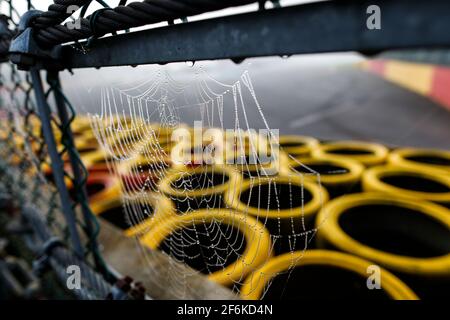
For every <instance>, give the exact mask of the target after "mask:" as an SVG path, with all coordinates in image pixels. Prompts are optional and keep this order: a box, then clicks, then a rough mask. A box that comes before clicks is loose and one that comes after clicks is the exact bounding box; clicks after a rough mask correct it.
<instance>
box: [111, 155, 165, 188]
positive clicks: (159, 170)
mask: <svg viewBox="0 0 450 320" xmlns="http://www.w3.org/2000/svg"><path fill="white" fill-rule="evenodd" d="M171 167H172V163H171V161H170V159H169V158H168V157H146V156H144V155H139V156H137V157H135V158H132V159H129V160H124V161H122V162H121V163H120V164H119V165H118V168H117V171H118V175H119V176H120V179H121V182H122V190H123V192H124V193H126V194H127V195H128V196H133V195H135V194H139V193H141V192H157V191H158V187H157V185H158V183H159V181H160V180H161V179H162V178H164V177H165V175H166V174H167V172H168V171H169V170H170V168H171Z"/></svg>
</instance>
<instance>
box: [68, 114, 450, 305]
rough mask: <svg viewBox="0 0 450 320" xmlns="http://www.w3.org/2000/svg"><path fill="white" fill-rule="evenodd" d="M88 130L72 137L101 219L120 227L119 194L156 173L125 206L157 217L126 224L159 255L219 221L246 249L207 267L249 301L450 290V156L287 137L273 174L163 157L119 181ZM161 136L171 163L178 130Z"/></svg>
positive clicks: (413, 295)
mask: <svg viewBox="0 0 450 320" xmlns="http://www.w3.org/2000/svg"><path fill="white" fill-rule="evenodd" d="M83 122H85V121H80V123H79V124H78V125H77V126H78V127H77V129H76V135H75V138H76V144H77V146H78V147H79V150H80V154H81V157H82V159H83V160H84V161H85V164H86V165H87V167H88V170H89V172H90V173H91V177H90V179H91V180H90V181H91V183H92V184H95V183H97V185H98V187H92V190H93V191H92V192H90V195H91V197H92V198H91V205H92V207H93V210H94V212H95V213H96V214H98V215H100V216H104V217H105V218H107V219H108V220H110V221H113V222H114V219H119V220H120V219H121V218H118V217H120V216H123V215H124V213H123V205H122V203H121V200H120V195H121V193H123V192H125V193H127V194H133V192H134V193H136V190H143V189H142V184H143V182H144V181H141V180H139V175H140V173H142V172H143V171H144V174H143V177H144V176H148V175H149V174H153V175H155V178H154V182H152V184H151V187H148V181H146V182H145V183H146V186H147V187H148V189H147V190H148V192H147V194H148V197H146V198H142V197H137V198H136V199H132V200H128V203H127V206H131V209H128V210H131V211H132V207H133V206H135V205H136V206H142V205H144V206H146V207H150V208H151V210H150V211H151V212H149V213H148V215H147V216H145V217H140V218H137V217H134V219H135V220H134V221H133V214H132V213H130V214H127V215H128V216H129V218H128V220H127V224H124V223H123V219H122V220H120V221H119V222H118V223H117V225H118V226H119V227H121V228H122V229H124V232H125V234H126V235H127V236H138V237H140V239H141V242H142V243H143V244H144V245H146V246H148V247H149V248H151V249H161V250H164V248H166V249H167V246H168V241H169V240H172V239H171V236H172V233H173V231H174V230H182V229H183V228H186V230H188V229H192V228H194V229H195V228H201V226H200V225H205V224H206V225H207V224H212V223H213V222H214V221H220V225H223V226H224V227H225V229H226V231H225V232H228V231H227V230H231V229H234V231H235V234H234V236H235V237H236V239H240V240H239V241H240V242H241V244H242V243H244V248H240V249H239V250H240V251H239V250H237V251H239V252H238V254H236V255H235V256H233V259H234V260H233V261H226V262H224V263H223V264H222V266H220V267H217V268H211V269H208V270H207V271H208V272H205V270H203V269H204V268H205V266H204V265H202V266H199V267H198V269H199V270H200V269H201V271H203V272H205V273H207V275H208V277H209V278H210V279H211V280H213V281H216V282H218V283H220V284H223V285H226V286H229V287H233V288H236V285H237V284H242V285H241V286H239V291H240V293H241V297H242V298H244V299H262V298H268V299H279V298H280V297H281V298H288V299H289V298H290V299H294V298H299V299H300V298H314V297H317V298H327V297H329V298H346V297H349V298H351V297H356V298H361V297H366V298H374V299H378V298H381V299H384V298H390V299H417V298H433V297H439V296H441V297H443V296H445V294H446V291H447V290H448V289H449V288H450V210H449V208H450V152H448V151H441V150H427V149H414V148H387V147H385V146H383V145H381V144H377V143H370V142H363V141H319V140H317V139H314V138H312V137H305V136H280V139H279V144H280V147H281V151H280V154H278V157H279V159H277V160H280V161H279V163H280V167H279V168H277V169H278V174H277V175H276V176H270V177H269V175H270V174H266V173H267V172H268V171H269V170H270V169H271V168H269V166H268V165H267V164H261V165H253V166H252V167H249V166H247V165H242V166H240V165H236V164H233V165H227V163H228V162H227V161H225V164H223V165H212V164H199V165H193V166H184V165H176V164H174V163H171V162H170V160H168V159H165V160H164V161H163V162H164V163H165V164H164V165H160V164H158V165H155V166H153V163H154V162H155V159H154V158H149V157H147V158H145V157H143V158H142V157H141V158H139V159H138V160H137V161H136V160H135V162H134V163H126V164H123V165H120V166H119V172H112V171H108V170H111V168H109V166H108V163H109V162H110V161H113V160H111V159H108V161H106V160H105V152H104V151H101V149H100V148H99V147H98V145H97V140H96V138H95V136H94V135H93V134H92V132H91V131H90V129H89V127H88V126H83V125H84V124H85V123H83ZM159 130H160V135H159V136H160V137H161V139H162V141H161V145H163V148H164V151H165V152H166V153H167V154H170V151H171V147H172V145H171V144H170V138H169V137H170V133H171V132H170V129H167V128H161V129H159ZM121 139H122V140H123V139H127V137H121ZM130 140H132V139H130ZM150 143H152V142H150ZM95 148H98V149H97V150H94V149H95ZM193 152H194V151H193ZM247 152H248V150H244V151H243V152H242V153H243V154H242V156H244V157H245V156H248V154H247ZM233 154H234V155H235V153H233ZM225 160H227V159H225ZM148 163H152V165H151V166H145V165H146V164H148ZM143 166H145V170H143V169H142V168H143ZM161 166H163V167H161ZM155 168H162V169H161V170H155ZM152 172H153V173H152ZM155 172H156V173H155ZM131 176H133V177H137V178H130V177H131ZM202 177H203V178H202ZM202 179H203V181H202ZM143 180H145V179H143ZM194 181H195V183H193V182H194ZM207 181H208V182H207ZM211 181H212V183H211ZM88 184H89V182H88ZM272 184H276V186H277V189H278V191H279V196H280V197H279V199H277V201H275V202H274V201H272V202H271V200H273V199H272V198H271V197H268V195H269V194H270V190H271V188H272V187H273V186H272ZM186 186H189V187H188V188H186ZM205 186H206V187H205ZM144 189H145V188H144ZM300 192H301V194H302V197H301V199H300V196H299V193H300ZM140 194H141V195H142V192H141V193H140ZM128 198H130V197H128ZM130 199H131V198H130ZM125 210H127V208H125ZM229 234H231V233H229ZM238 234H240V238H239V236H238ZM291 234H302V237H300V242H301V243H296V244H295V243H294V244H293V243H292V239H291V236H290V235H291ZM286 239H288V240H289V241H286ZM203 240H204V239H200V240H199V241H203ZM228 240H229V239H228ZM204 241H207V240H204ZM305 241H306V242H305ZM230 242H232V241H230ZM305 243H307V249H306V250H303V248H304V247H305ZM201 244H202V243H200V245H201ZM191 266H192V267H194V268H195V267H197V266H196V265H195V264H192V265H191ZM287 279H289V281H287Z"/></svg>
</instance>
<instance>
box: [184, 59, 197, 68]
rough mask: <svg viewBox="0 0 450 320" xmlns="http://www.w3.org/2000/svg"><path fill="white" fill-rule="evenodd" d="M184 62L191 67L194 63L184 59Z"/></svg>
mask: <svg viewBox="0 0 450 320" xmlns="http://www.w3.org/2000/svg"><path fill="white" fill-rule="evenodd" d="M186 64H187V65H188V66H189V67H191V68H192V67H193V66H194V65H195V61H186Z"/></svg>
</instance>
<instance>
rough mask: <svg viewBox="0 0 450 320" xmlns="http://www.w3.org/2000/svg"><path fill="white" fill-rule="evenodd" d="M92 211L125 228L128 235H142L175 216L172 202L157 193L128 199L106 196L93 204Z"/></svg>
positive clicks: (125, 233)
mask: <svg viewBox="0 0 450 320" xmlns="http://www.w3.org/2000/svg"><path fill="white" fill-rule="evenodd" d="M91 209H92V212H93V213H94V214H95V215H97V216H99V217H101V218H104V219H105V220H107V221H109V222H110V223H112V224H114V225H115V226H116V227H118V228H120V229H122V230H123V232H124V235H125V236H127V237H140V236H142V235H144V234H146V233H147V232H149V231H150V230H151V229H152V228H153V226H155V225H157V224H158V223H161V222H162V221H165V220H166V219H168V218H170V217H173V216H175V208H174V207H173V204H172V202H171V201H170V200H169V199H167V198H165V197H163V196H156V195H145V196H144V195H142V196H141V197H134V198H133V199H128V198H126V197H124V198H122V197H120V196H117V197H110V198H106V199H104V200H102V201H98V202H95V203H93V204H92V205H91Z"/></svg>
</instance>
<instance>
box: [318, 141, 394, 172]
mask: <svg viewBox="0 0 450 320" xmlns="http://www.w3.org/2000/svg"><path fill="white" fill-rule="evenodd" d="M387 155H388V149H387V148H386V147H385V146H383V145H381V144H378V143H369V142H363V141H335V142H328V143H324V144H321V145H320V146H319V147H317V148H316V150H314V151H313V152H312V157H313V158H322V157H325V156H326V157H331V156H332V157H339V158H343V159H352V160H356V161H359V162H360V163H362V164H363V165H365V166H367V167H370V166H374V165H378V164H382V163H384V162H385V161H386V158H387Z"/></svg>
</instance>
